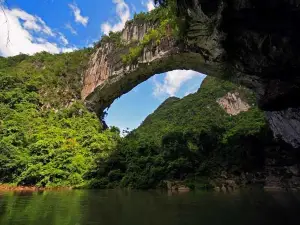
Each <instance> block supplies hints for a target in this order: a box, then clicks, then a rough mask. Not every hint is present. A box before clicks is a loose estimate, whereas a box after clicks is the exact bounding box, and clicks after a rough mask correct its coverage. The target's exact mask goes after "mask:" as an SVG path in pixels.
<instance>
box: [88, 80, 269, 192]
mask: <svg viewBox="0 0 300 225" xmlns="http://www.w3.org/2000/svg"><path fill="white" fill-rule="evenodd" d="M228 92H239V94H240V96H241V98H242V99H243V100H244V101H246V102H248V104H250V105H251V106H252V107H251V109H250V110H249V111H247V112H242V113H240V114H239V115H237V116H231V115H229V114H227V113H226V112H225V111H224V110H223V108H221V107H220V106H219V104H218V103H217V102H216V101H217V99H218V98H220V97H223V96H224V95H225V94H227V93H228ZM271 140H272V136H271V134H270V132H269V130H268V128H267V123H266V121H265V119H264V115H263V113H262V112H261V111H260V110H259V109H258V108H257V106H256V105H255V97H254V95H253V93H252V92H250V91H249V90H247V89H244V88H242V87H238V86H236V85H233V84H231V83H229V82H225V81H222V80H218V79H215V78H210V77H208V78H206V79H205V81H204V83H203V84H202V86H201V88H200V89H199V90H198V92H197V93H195V94H191V95H188V96H186V97H184V98H183V99H178V98H174V97H172V98H169V99H167V100H166V101H165V102H164V103H163V104H161V105H160V106H159V107H158V109H157V110H155V112H154V113H153V114H151V115H149V116H148V117H147V118H146V119H145V121H144V122H143V123H142V125H141V126H140V127H139V128H137V129H136V130H134V131H133V132H131V133H130V134H129V135H128V136H127V137H126V138H125V139H124V140H123V141H122V143H121V144H120V145H119V146H118V151H116V152H114V153H113V154H112V155H111V156H110V157H109V158H107V159H105V160H100V161H99V162H98V166H97V168H95V169H94V171H93V172H92V173H90V176H91V177H93V178H94V179H93V182H92V186H94V187H117V186H121V187H132V188H145V189H146V188H155V187H157V186H161V185H163V181H164V180H173V181H174V180H175V181H183V182H185V183H187V184H189V185H190V186H191V187H195V186H198V187H203V186H206V187H208V186H210V183H211V182H210V181H211V180H213V179H215V178H217V177H219V176H220V174H221V173H222V172H224V171H225V172H226V173H228V174H231V175H232V176H233V177H235V178H237V177H239V176H241V174H242V173H244V172H255V171H259V170H261V169H262V168H263V166H264V165H263V164H264V148H265V146H266V145H267V144H268V143H269V142H271Z"/></svg>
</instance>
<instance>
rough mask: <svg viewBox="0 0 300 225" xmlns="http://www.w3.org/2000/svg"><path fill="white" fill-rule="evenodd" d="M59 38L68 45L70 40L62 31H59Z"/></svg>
mask: <svg viewBox="0 0 300 225" xmlns="http://www.w3.org/2000/svg"><path fill="white" fill-rule="evenodd" d="M59 39H60V41H61V42H62V43H63V45H68V44H69V41H68V39H67V38H66V37H65V35H63V34H62V33H60V32H59Z"/></svg>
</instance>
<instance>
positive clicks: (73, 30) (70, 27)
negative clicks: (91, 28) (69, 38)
mask: <svg viewBox="0 0 300 225" xmlns="http://www.w3.org/2000/svg"><path fill="white" fill-rule="evenodd" d="M65 28H66V29H68V30H69V31H70V32H71V33H72V34H74V35H77V31H76V30H75V29H74V28H73V27H72V26H71V24H69V23H66V24H65Z"/></svg>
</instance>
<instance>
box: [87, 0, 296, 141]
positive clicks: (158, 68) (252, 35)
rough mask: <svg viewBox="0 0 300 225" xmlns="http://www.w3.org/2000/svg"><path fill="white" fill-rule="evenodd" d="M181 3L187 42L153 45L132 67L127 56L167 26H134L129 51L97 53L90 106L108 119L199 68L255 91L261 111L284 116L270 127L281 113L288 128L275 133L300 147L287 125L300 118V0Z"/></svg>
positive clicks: (127, 34) (105, 48)
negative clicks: (169, 76) (138, 92)
mask: <svg viewBox="0 0 300 225" xmlns="http://www.w3.org/2000/svg"><path fill="white" fill-rule="evenodd" d="M177 2H178V6H177V7H178V9H180V10H179V13H178V18H179V19H180V20H184V21H185V26H184V30H182V31H183V32H182V33H183V34H184V37H182V38H180V39H178V37H174V36H172V35H167V36H165V37H164V38H162V39H161V40H160V41H159V42H152V43H150V44H149V45H147V46H145V47H144V49H143V50H142V54H141V55H140V57H139V58H138V60H137V61H135V62H133V63H130V64H124V62H123V61H122V55H124V54H125V55H126V54H128V52H129V51H130V49H131V48H132V47H134V46H138V45H139V42H140V41H141V40H143V37H145V34H146V33H147V31H148V30H149V29H150V28H151V27H155V26H157V24H156V23H159V21H156V23H149V22H147V21H145V22H141V21H138V22H136V21H132V22H130V23H127V25H126V26H125V28H124V30H123V31H122V35H121V37H122V42H123V43H125V45H123V46H122V47H121V48H116V46H114V45H113V44H111V43H104V42H103V43H102V44H101V45H100V46H99V47H98V48H97V49H96V52H95V53H94V55H93V56H92V57H91V60H90V63H89V68H88V70H87V71H86V73H85V75H84V88H83V90H82V98H83V99H85V102H86V104H87V106H88V107H89V108H90V109H91V110H93V111H95V112H97V113H98V114H101V113H102V112H103V110H104V109H105V108H107V107H109V106H110V104H111V103H112V102H113V101H114V100H115V99H116V98H118V97H120V96H121V95H122V94H124V93H127V92H128V91H130V90H131V89H132V88H134V87H135V86H136V85H138V84H139V83H141V82H143V81H145V80H146V79H148V78H149V77H151V76H152V75H154V74H157V73H162V72H166V71H170V70H174V69H191V70H195V71H198V72H201V73H204V74H208V75H210V76H215V77H220V78H222V79H227V80H230V81H232V82H236V83H239V84H241V85H244V86H246V87H248V88H251V89H252V90H254V91H255V93H256V94H257V101H258V104H259V107H260V108H261V109H263V110H265V111H268V112H273V111H275V112H277V113H267V115H268V118H269V121H271V120H273V121H274V120H277V119H276V118H278V116H277V115H278V112H280V113H279V114H280V117H281V119H280V121H282V122H276V123H273V126H272V125H271V127H272V128H273V129H274V131H275V133H277V134H279V135H280V136H281V137H282V138H283V139H284V140H286V141H287V142H289V143H293V146H295V147H297V146H300V135H299V132H298V131H297V129H296V128H295V127H297V126H296V125H293V126H290V127H289V129H286V128H283V127H282V126H283V125H282V124H283V123H284V124H295V118H296V120H297V121H298V118H299V107H300V76H299V72H298V71H299V70H300V55H299V52H300V44H299V40H300V33H299V28H298V25H299V22H300V7H299V3H300V2H299V0H296V1H295V0H293V1H292V0H262V1H254V0H234V1H232V0H211V1H203V0H192V1H189V4H186V1H177ZM287 111H288V112H289V113H287ZM291 113H292V114H293V115H292V116H291ZM272 118H274V119H272ZM292 118H293V119H292ZM287 121H289V122H287ZM284 126H286V125H284ZM274 127H276V128H274ZM291 137H293V138H292V139H291Z"/></svg>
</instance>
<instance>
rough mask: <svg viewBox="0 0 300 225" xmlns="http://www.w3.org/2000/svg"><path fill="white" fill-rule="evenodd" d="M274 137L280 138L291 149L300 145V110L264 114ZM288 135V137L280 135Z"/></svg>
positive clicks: (290, 109) (291, 109) (293, 109)
mask: <svg viewBox="0 0 300 225" xmlns="http://www.w3.org/2000/svg"><path fill="white" fill-rule="evenodd" d="M266 117H267V120H268V121H269V124H270V127H271V129H272V130H273V133H274V136H275V137H279V138H282V139H283V140H284V141H286V142H287V143H290V144H291V145H292V146H293V147H295V148H296V147H298V146H299V143H300V108H288V109H286V110H282V111H271V112H266ZM282 134H289V135H282Z"/></svg>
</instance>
